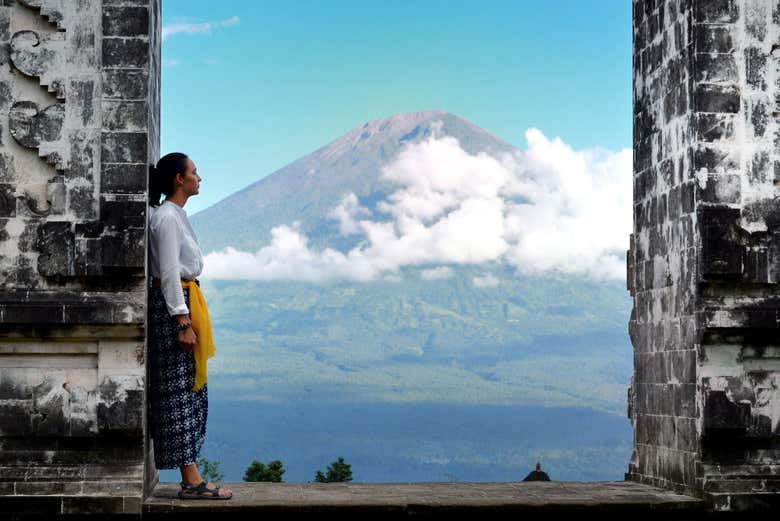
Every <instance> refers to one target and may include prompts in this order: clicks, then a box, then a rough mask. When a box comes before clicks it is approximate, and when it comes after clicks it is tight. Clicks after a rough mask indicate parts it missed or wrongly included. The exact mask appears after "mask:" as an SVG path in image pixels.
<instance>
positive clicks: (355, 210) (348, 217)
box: [327, 192, 371, 235]
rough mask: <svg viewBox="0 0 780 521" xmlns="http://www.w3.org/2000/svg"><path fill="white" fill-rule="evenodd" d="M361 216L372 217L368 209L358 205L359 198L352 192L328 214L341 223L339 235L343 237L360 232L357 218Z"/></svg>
mask: <svg viewBox="0 0 780 521" xmlns="http://www.w3.org/2000/svg"><path fill="white" fill-rule="evenodd" d="M359 214H363V215H371V211H370V210H369V209H368V208H364V207H362V206H360V205H359V204H358V198H357V196H356V195H355V194H353V193H352V192H350V193H348V194H347V195H345V196H344V197H343V198H342V199H341V202H340V203H339V204H338V205H337V206H336V207H335V208H333V209H332V210H330V211H329V212H328V214H327V215H328V217H332V218H333V219H336V220H337V221H339V233H341V234H342V235H352V234H355V233H358V232H359V231H360V229H359V227H358V225H357V223H356V221H355V217H357V216H358V215H359Z"/></svg>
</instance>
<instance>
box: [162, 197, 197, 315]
mask: <svg viewBox="0 0 780 521" xmlns="http://www.w3.org/2000/svg"><path fill="white" fill-rule="evenodd" d="M202 271H203V252H202V251H201V249H200V245H199V244H198V239H197V237H196V236H195V231H194V230H193V229H192V225H191V224H190V220H189V219H188V218H187V212H185V211H184V208H182V207H181V206H179V205H178V204H176V203H174V202H172V201H168V200H167V199H166V200H164V201H163V202H162V203H160V206H157V207H154V206H150V207H149V273H150V274H151V275H152V276H153V277H158V278H159V279H160V280H161V283H160V286H161V288H162V292H163V296H164V298H165V303H166V305H167V307H168V313H169V314H171V315H184V314H187V313H189V312H190V310H189V309H188V308H187V303H186V302H185V300H184V290H183V288H182V286H181V279H182V278H185V279H192V278H195V277H197V276H198V275H200V274H201V272H202Z"/></svg>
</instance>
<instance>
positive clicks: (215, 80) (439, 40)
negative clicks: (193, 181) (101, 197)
mask: <svg viewBox="0 0 780 521" xmlns="http://www.w3.org/2000/svg"><path fill="white" fill-rule="evenodd" d="M163 29H164V32H165V34H166V37H165V40H164V43H163V47H162V55H163V56H162V57H163V62H164V67H163V71H162V153H163V154H164V153H167V152H172V151H183V152H185V153H187V154H189V155H190V156H191V157H192V158H193V159H194V160H195V162H196V164H197V165H198V171H199V173H200V175H201V176H202V177H203V184H202V185H201V193H200V194H199V195H198V196H195V197H193V198H191V199H190V200H189V201H188V202H187V207H186V210H187V213H188V214H190V215H192V214H194V213H196V212H198V211H200V210H202V209H204V208H207V207H208V206H210V205H212V204H214V203H216V202H217V201H219V200H221V199H223V198H224V197H226V196H228V195H230V194H232V193H233V192H236V191H238V190H241V189H242V188H244V187H246V186H247V185H249V184H251V183H253V182H254V181H257V180H258V179H260V178H262V177H264V176H266V175H268V174H270V173H272V172H273V171H275V170H277V169H279V168H281V167H283V166H284V165H286V164H288V163H290V162H292V161H294V160H296V159H298V158H299V157H301V156H303V155H306V154H308V153H309V152H312V151H313V150H315V149H317V148H319V147H321V146H323V145H325V144H327V143H329V142H330V141H332V140H334V139H336V138H338V137H340V136H341V135H343V134H344V133H346V132H348V131H349V130H351V129H352V128H354V127H356V126H358V125H361V124H362V123H364V122H365V121H368V120H369V119H372V118H382V117H387V116H391V115H393V114H397V113H401V112H413V111H419V110H427V109H444V110H447V111H449V112H452V113H454V114H457V115H459V116H461V117H464V118H466V119H468V120H470V121H472V122H473V123H475V124H477V125H479V126H481V127H482V128H484V129H486V130H488V131H489V132H492V133H493V134H495V135H497V136H499V137H501V138H502V139H504V140H506V141H508V142H509V143H512V144H514V145H516V146H517V147H519V148H520V149H523V150H525V149H526V148H527V143H526V142H525V138H524V132H525V130H526V129H528V128H530V127H535V128H538V129H539V130H541V131H542V132H543V133H544V135H546V136H547V137H548V138H550V139H552V138H554V137H556V136H557V137H560V138H561V139H562V140H563V141H564V142H565V143H567V144H568V145H571V146H572V147H573V148H574V149H586V148H591V147H597V146H600V147H606V148H607V149H610V150H613V151H618V150H620V149H624V148H630V147H631V142H632V128H631V2H629V1H618V0H598V1H589V0H543V1H542V0H538V1H531V0H514V1H490V2H484V1H480V2H477V1H457V0H448V1H430V0H428V1H422V0H417V1H411V0H395V1H393V2H387V1H372V0H360V1H352V0H329V1H324V0H321V1H311V0H308V1H307V0H296V1H295V2H289V1H281V2H276V1H273V2H272V1H266V0H233V1H230V2H211V1H209V2H206V1H202V0H165V1H164V2H163Z"/></svg>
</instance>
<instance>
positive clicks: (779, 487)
mask: <svg viewBox="0 0 780 521" xmlns="http://www.w3.org/2000/svg"><path fill="white" fill-rule="evenodd" d="M704 492H705V493H734V494H742V493H753V492H770V493H778V492H780V477H778V476H765V477H758V476H748V477H743V478H731V479H722V478H714V479H713V478H706V477H705V479H704Z"/></svg>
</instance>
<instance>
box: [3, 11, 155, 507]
mask: <svg viewBox="0 0 780 521" xmlns="http://www.w3.org/2000/svg"><path fill="white" fill-rule="evenodd" d="M159 10H160V5H159V0H102V1H101V0H2V1H0V510H3V509H4V507H6V506H9V505H18V504H25V505H29V504H35V505H37V508H39V509H41V510H42V511H51V512H58V513H59V512H60V511H62V512H68V511H80V510H82V509H105V510H107V511H112V512H140V508H141V499H142V495H143V486H144V481H145V478H146V481H147V482H148V481H149V480H150V478H153V477H154V476H155V472H154V471H153V469H152V470H148V469H147V468H146V465H145V463H146V462H148V461H149V454H150V453H149V450H150V446H149V443H148V440H147V439H145V437H146V433H145V428H144V425H145V414H146V399H145V392H144V389H145V381H146V378H145V352H146V345H145V322H146V290H147V289H146V284H145V281H146V258H147V257H146V255H147V254H146V251H147V249H146V232H145V225H146V208H147V203H146V200H147V195H146V193H147V165H148V163H150V162H153V161H154V160H156V157H157V155H158V154H159V145H158V141H159V35H160V28H159ZM41 495H46V497H42V496H41ZM31 496H34V501H30V499H31Z"/></svg>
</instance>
